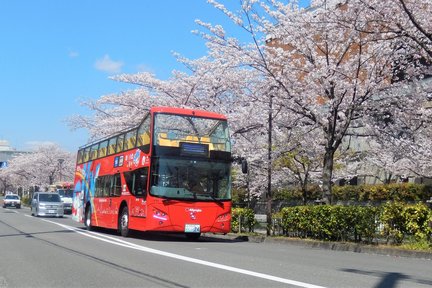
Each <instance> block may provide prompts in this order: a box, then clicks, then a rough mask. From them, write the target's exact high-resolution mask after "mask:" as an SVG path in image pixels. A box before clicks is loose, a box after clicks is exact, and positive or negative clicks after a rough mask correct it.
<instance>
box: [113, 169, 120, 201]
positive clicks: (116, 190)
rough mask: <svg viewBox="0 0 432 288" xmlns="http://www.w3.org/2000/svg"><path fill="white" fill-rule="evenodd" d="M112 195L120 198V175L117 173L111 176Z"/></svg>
mask: <svg viewBox="0 0 432 288" xmlns="http://www.w3.org/2000/svg"><path fill="white" fill-rule="evenodd" d="M113 184H114V186H113V188H114V189H113V194H112V196H120V195H121V180H120V174H119V173H117V174H115V175H114V176H113Z"/></svg>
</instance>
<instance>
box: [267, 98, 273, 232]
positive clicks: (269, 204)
mask: <svg viewBox="0 0 432 288" xmlns="http://www.w3.org/2000/svg"><path fill="white" fill-rule="evenodd" d="M272 111H273V95H272V94H271V93H270V99H269V112H268V142H267V145H268V150H267V152H268V154H267V161H268V162H267V193H266V214H267V236H270V235H271V230H272V204H273V196H272V191H271V189H272V185H271V179H272V175H271V174H272V130H273V112H272Z"/></svg>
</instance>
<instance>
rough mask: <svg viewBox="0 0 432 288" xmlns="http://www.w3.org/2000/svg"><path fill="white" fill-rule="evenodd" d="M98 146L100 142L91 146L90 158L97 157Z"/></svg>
mask: <svg viewBox="0 0 432 288" xmlns="http://www.w3.org/2000/svg"><path fill="white" fill-rule="evenodd" d="M98 148H99V143H97V144H94V145H92V146H91V149H90V160H94V159H96V158H97V151H98Z"/></svg>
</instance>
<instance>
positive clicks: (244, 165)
mask: <svg viewBox="0 0 432 288" xmlns="http://www.w3.org/2000/svg"><path fill="white" fill-rule="evenodd" d="M241 169H242V172H243V174H246V173H248V163H247V160H246V159H242V161H241Z"/></svg>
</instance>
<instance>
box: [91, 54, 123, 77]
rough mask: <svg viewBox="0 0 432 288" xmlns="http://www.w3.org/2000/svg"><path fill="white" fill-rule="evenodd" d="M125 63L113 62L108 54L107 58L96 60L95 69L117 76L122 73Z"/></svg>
mask: <svg viewBox="0 0 432 288" xmlns="http://www.w3.org/2000/svg"><path fill="white" fill-rule="evenodd" d="M123 65H124V63H123V62H122V61H114V60H112V59H111V58H110V57H109V55H108V54H105V56H104V57H103V58H102V59H98V60H96V63H95V65H94V66H95V68H96V69H97V70H100V71H103V72H106V73H110V74H115V73H120V72H121V68H122V67H123Z"/></svg>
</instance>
